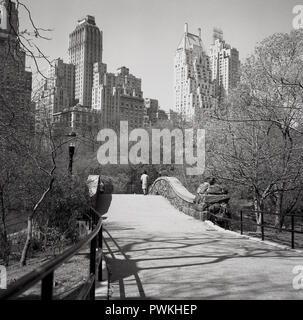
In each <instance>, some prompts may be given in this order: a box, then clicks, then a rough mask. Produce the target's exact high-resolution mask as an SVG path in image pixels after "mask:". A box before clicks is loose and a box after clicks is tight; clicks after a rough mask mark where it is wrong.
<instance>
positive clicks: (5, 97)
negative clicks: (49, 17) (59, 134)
mask: <svg viewBox="0 0 303 320" xmlns="http://www.w3.org/2000/svg"><path fill="white" fill-rule="evenodd" d="M18 24H19V22H18V11H17V8H16V5H15V3H14V2H12V1H6V0H2V1H1V0H0V112H1V118H2V117H3V120H4V119H5V117H6V115H7V114H8V113H12V114H14V119H15V120H16V121H19V120H20V123H19V125H20V124H21V123H22V126H23V127H24V128H25V127H28V128H29V129H30V130H32V129H33V126H34V110H33V108H32V106H33V105H32V103H31V92H32V73H31V72H28V71H26V61H25V60H26V54H25V52H24V50H22V48H21V47H20V44H19V41H18V32H19V31H18Z"/></svg>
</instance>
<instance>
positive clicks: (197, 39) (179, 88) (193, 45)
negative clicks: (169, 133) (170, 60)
mask: <svg viewBox="0 0 303 320" xmlns="http://www.w3.org/2000/svg"><path fill="white" fill-rule="evenodd" d="M215 105H216V99H215V87H214V84H213V82H212V79H211V69H210V61H209V57H208V55H207V54H206V52H205V50H204V48H203V43H202V39H201V29H199V30H198V35H195V34H192V33H189V32H188V25H187V23H186V24H185V29H184V34H183V37H182V40H181V42H180V44H179V46H178V48H177V51H176V54H175V59H174V108H173V110H174V111H175V112H176V113H178V114H179V115H181V117H182V119H184V120H186V121H192V120H195V119H203V117H204V116H205V115H206V114H207V113H208V111H209V110H210V109H211V108H213V107H214V106H215Z"/></svg>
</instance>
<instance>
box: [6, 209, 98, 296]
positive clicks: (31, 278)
mask: <svg viewBox="0 0 303 320" xmlns="http://www.w3.org/2000/svg"><path fill="white" fill-rule="evenodd" d="M90 212H91V216H92V224H93V227H92V231H91V233H90V234H89V235H88V236H87V237H86V238H85V239H83V240H81V241H79V242H78V243H77V244H76V245H74V246H73V247H71V248H70V249H68V250H66V251H64V252H63V253H62V254H61V255H59V256H58V257H57V258H55V259H53V260H51V261H49V262H46V263H45V264H43V265H42V266H40V267H38V268H37V269H35V270H33V271H32V272H30V273H28V274H27V275H25V276H24V277H22V278H21V279H19V280H18V281H16V282H15V283H14V284H13V285H12V286H10V287H8V289H7V290H5V291H4V292H3V293H2V294H0V300H11V299H15V298H16V297H18V296H20V295H21V294H22V293H24V292H26V291H27V290H28V289H30V288H32V287H33V286H34V285H35V284H37V283H38V282H39V281H41V300H53V298H54V295H53V289H54V273H55V271H56V270H57V269H58V268H59V267H60V266H61V265H62V264H63V263H65V262H67V261H68V260H70V259H71V258H72V257H73V256H75V255H76V254H77V253H79V251H80V250H81V249H82V248H83V247H84V246H86V245H88V244H90V254H89V260H90V264H89V277H88V279H87V280H86V282H85V284H84V285H83V286H82V288H81V291H80V293H79V294H78V296H77V298H76V299H77V300H86V299H88V298H89V299H90V300H95V286H96V280H97V279H98V281H102V241H103V235H102V234H103V221H102V216H101V214H100V213H99V212H97V211H96V210H95V209H94V208H90Z"/></svg>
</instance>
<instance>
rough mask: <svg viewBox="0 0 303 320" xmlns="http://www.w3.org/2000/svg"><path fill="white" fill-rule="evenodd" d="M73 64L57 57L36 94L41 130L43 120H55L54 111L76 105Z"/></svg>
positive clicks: (38, 123)
mask: <svg viewBox="0 0 303 320" xmlns="http://www.w3.org/2000/svg"><path fill="white" fill-rule="evenodd" d="M74 69H75V67H74V65H73V64H67V63H64V62H63V60H62V59H60V58H59V59H56V60H55V61H54V62H53V63H52V65H51V66H50V68H49V70H48V76H47V78H46V79H43V80H42V81H41V84H40V88H39V90H38V92H37V94H36V95H35V102H36V130H38V131H40V130H41V129H42V127H41V120H42V119H43V120H44V121H45V120H48V121H49V122H50V123H51V122H52V121H53V115H54V113H58V112H61V111H62V110H63V109H65V108H68V107H73V106H74V76H75V71H74Z"/></svg>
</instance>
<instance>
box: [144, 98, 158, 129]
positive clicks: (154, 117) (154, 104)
mask: <svg viewBox="0 0 303 320" xmlns="http://www.w3.org/2000/svg"><path fill="white" fill-rule="evenodd" d="M144 103H145V109H146V115H147V117H148V123H149V125H151V126H153V125H155V124H156V123H157V121H158V112H159V102H158V100H156V99H149V98H146V99H145V100H144Z"/></svg>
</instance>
